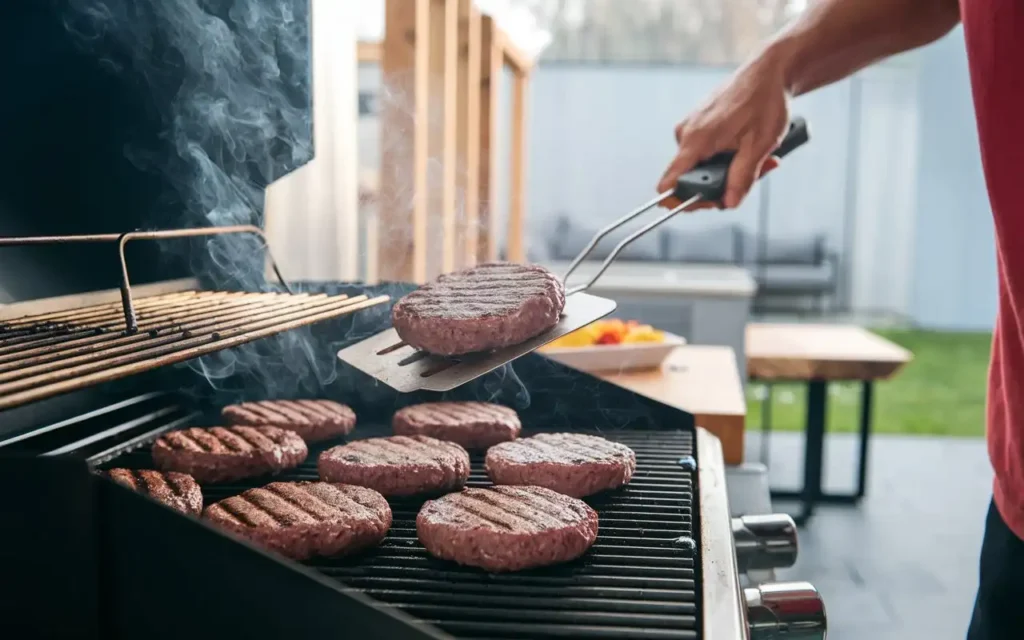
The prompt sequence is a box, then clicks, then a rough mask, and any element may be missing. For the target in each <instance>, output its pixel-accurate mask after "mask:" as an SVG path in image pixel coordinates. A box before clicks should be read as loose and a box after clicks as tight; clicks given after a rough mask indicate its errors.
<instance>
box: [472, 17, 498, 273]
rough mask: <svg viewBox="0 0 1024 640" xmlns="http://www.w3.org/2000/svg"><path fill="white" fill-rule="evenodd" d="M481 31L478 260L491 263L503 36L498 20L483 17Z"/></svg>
mask: <svg viewBox="0 0 1024 640" xmlns="http://www.w3.org/2000/svg"><path fill="white" fill-rule="evenodd" d="M480 26H481V32H480V183H479V185H478V188H479V193H480V200H479V203H478V210H479V216H480V220H479V223H478V226H477V247H476V255H477V262H488V261H491V260H494V259H496V258H497V254H498V247H497V243H496V242H495V241H494V236H495V234H494V231H495V228H494V227H495V223H496V217H497V216H495V215H493V212H494V205H495V200H496V199H495V195H496V189H495V180H494V172H495V169H496V168H497V166H498V163H497V162H496V159H495V152H496V151H497V146H498V144H497V143H498V130H497V116H498V100H499V96H500V93H501V92H500V91H499V88H500V87H501V75H502V69H503V65H504V56H503V54H502V40H503V38H502V36H501V32H500V31H499V30H498V28H497V25H495V24H494V19H493V18H491V17H490V16H483V18H482V19H481V25H480Z"/></svg>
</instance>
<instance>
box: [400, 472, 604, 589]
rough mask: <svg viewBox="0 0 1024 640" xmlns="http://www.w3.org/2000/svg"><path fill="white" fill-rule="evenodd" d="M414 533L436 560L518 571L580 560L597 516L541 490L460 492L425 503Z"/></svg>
mask: <svg viewBox="0 0 1024 640" xmlns="http://www.w3.org/2000/svg"><path fill="white" fill-rule="evenodd" d="M416 533H417V535H418V536H419V539H420V542H421V543H422V544H423V546H424V547H426V549H427V551H429V552H430V553H431V554H432V555H434V556H436V557H438V558H441V559H444V560H452V561H455V562H457V563H459V564H464V565H470V566H473V567H480V568H481V569H485V570H487V571H493V572H499V571H518V570H521V569H530V568H533V567H543V566H547V565H551V564H557V563H559V562H567V561H569V560H574V559H576V558H578V557H580V556H581V555H583V554H584V553H585V552H586V551H587V549H589V548H590V546H591V545H592V544H594V540H595V539H596V538H597V513H596V512H595V511H594V510H593V509H591V508H590V507H589V506H587V504H586V503H585V502H583V501H582V500H577V499H576V498H570V497H568V496H564V495H561V494H559V493H555V492H554V491H551V490H550V489H545V488H544V487H530V486H523V487H507V486H505V487H493V488H489V489H463V490H462V491H461V492H459V493H449V494H448V495H446V496H443V497H441V498H438V499H437V500H429V501H427V502H426V503H424V505H423V508H421V509H420V512H419V514H418V515H417V516H416Z"/></svg>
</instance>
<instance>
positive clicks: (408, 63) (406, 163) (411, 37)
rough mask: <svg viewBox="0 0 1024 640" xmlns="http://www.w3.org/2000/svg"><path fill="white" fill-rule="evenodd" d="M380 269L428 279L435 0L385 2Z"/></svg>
mask: <svg viewBox="0 0 1024 640" xmlns="http://www.w3.org/2000/svg"><path fill="white" fill-rule="evenodd" d="M384 10H385V28H384V44H383V51H382V55H381V80H382V87H381V97H382V100H381V167H380V190H379V191H378V194H377V195H378V197H377V206H378V216H377V220H378V224H377V237H378V242H379V251H378V256H379V260H380V264H379V268H378V273H379V275H380V278H381V279H382V280H385V281H388V280H396V281H411V282H425V281H426V279H427V259H426V258H427V254H426V251H427V199H426V195H427V191H428V183H427V170H428V160H429V146H428V143H429V140H428V137H427V132H428V131H427V127H426V126H425V125H420V126H417V123H426V122H428V121H429V118H428V115H429V97H430V96H429V71H430V69H429V52H430V50H429V45H430V40H429V33H430V0H385V9H384Z"/></svg>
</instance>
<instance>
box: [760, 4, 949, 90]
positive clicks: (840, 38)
mask: <svg viewBox="0 0 1024 640" xmlns="http://www.w3.org/2000/svg"><path fill="white" fill-rule="evenodd" d="M959 22H960V5H959V2H958V1H957V0H820V1H819V2H814V3H813V4H811V6H810V7H808V9H807V10H806V11H805V12H804V13H803V14H802V15H801V16H800V18H798V19H797V20H796V21H795V22H793V24H792V25H790V26H789V27H788V28H786V29H784V30H783V31H782V32H781V33H780V34H779V35H777V36H776V37H775V38H774V39H773V41H772V42H771V43H769V45H768V46H767V47H766V48H765V49H764V51H763V52H762V54H761V55H762V56H768V57H772V56H774V57H776V58H778V64H781V65H783V66H784V67H785V69H786V71H785V80H786V89H787V90H788V91H789V93H790V94H791V95H794V96H797V95H800V94H803V93H807V92H809V91H813V90H814V89H817V88H819V87H823V86H825V85H827V84H831V83H833V82H835V81H837V80H842V79H843V78H845V77H847V76H849V75H850V74H852V73H854V72H855V71H858V70H860V69H863V68H864V67H867V66H869V65H871V64H873V63H875V62H878V61H879V60H882V59H884V58H888V57H889V56H892V55H895V54H897V53H902V52H904V51H909V50H911V49H916V48H917V47H920V46H922V45H926V44H928V43H930V42H934V41H935V40H938V39H939V38H941V37H942V36H944V35H946V34H947V33H949V31H950V30H951V29H953V27H955V26H956V25H957V24H958V23H959Z"/></svg>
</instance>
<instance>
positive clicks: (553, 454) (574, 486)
mask: <svg viewBox="0 0 1024 640" xmlns="http://www.w3.org/2000/svg"><path fill="white" fill-rule="evenodd" d="M484 466H485V467H486V469H487V474H488V475H489V476H490V478H491V480H492V481H493V482H494V483H495V484H511V485H537V486H541V487H547V488H549V489H552V490H554V491H557V492H559V493H564V494H565V495H568V496H573V497H576V498H581V497H584V496H589V495H591V494H594V493H598V492H600V491H605V490H608V489H614V488H616V487H619V486H622V485H624V484H626V483H628V482H629V481H630V479H631V478H632V477H633V472H634V471H635V470H636V454H635V453H634V452H633V450H632V449H630V448H629V447H627V446H625V445H623V444H620V443H617V442H611V441H609V440H605V439H604V438H599V437H597V436H590V435H586V434H582V433H542V434H539V435H536V436H533V437H532V438H522V439H519V440H514V441H512V442H504V443H502V444H499V445H495V446H493V447H491V448H490V449H488V451H487V456H486V458H485V460H484Z"/></svg>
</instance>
